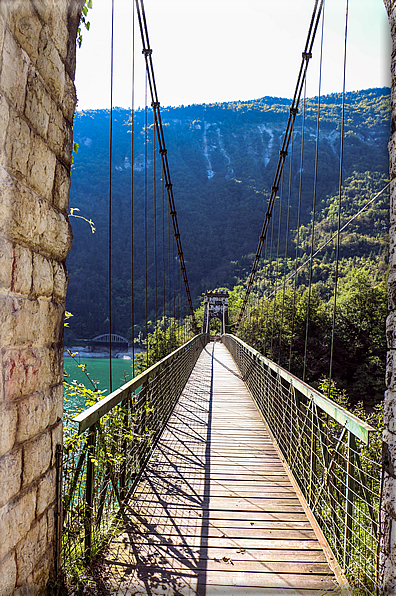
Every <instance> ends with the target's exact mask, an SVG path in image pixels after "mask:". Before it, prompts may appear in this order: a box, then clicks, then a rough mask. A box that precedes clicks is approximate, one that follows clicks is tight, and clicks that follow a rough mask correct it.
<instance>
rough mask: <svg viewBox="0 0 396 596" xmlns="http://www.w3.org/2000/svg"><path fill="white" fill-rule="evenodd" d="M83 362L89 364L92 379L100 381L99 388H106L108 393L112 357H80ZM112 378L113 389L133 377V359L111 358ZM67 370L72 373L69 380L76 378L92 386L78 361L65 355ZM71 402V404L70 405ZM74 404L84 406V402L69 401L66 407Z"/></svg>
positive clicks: (87, 385) (88, 369) (88, 368)
mask: <svg viewBox="0 0 396 596" xmlns="http://www.w3.org/2000/svg"><path fill="white" fill-rule="evenodd" d="M80 362H81V364H86V365H87V372H88V373H89V376H90V378H91V379H93V380H94V381H96V382H97V383H98V388H99V389H100V390H102V391H103V390H104V391H105V394H106V395H108V394H109V392H110V367H109V363H110V358H86V359H84V358H83V357H81V358H80ZM111 368H112V378H113V391H114V390H115V389H118V387H121V385H124V383H126V382H127V381H130V380H131V379H132V360H122V359H121V358H112V359H111ZM65 370H66V372H67V373H68V374H69V375H70V376H69V377H68V379H67V380H68V382H69V383H71V382H72V381H74V380H76V381H77V383H83V385H85V386H86V387H89V388H92V385H91V384H90V382H89V380H88V379H87V377H86V375H85V374H84V372H83V371H82V370H81V368H79V367H78V364H77V362H75V361H74V360H73V358H70V357H68V356H65ZM69 404H70V406H69ZM68 406H69V407H72V406H84V404H83V403H77V402H76V401H74V403H70V402H67V403H65V408H68Z"/></svg>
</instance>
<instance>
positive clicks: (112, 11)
mask: <svg viewBox="0 0 396 596" xmlns="http://www.w3.org/2000/svg"><path fill="white" fill-rule="evenodd" d="M110 45H111V56H110V138H109V232H108V233H109V251H108V252H109V255H108V269H109V288H108V290H109V314H108V316H109V356H110V358H109V373H110V383H109V386H110V393H112V391H113V371H112V361H111V333H112V316H111V310H112V309H111V255H112V250H111V249H112V246H111V240H112V238H111V215H112V214H111V199H112V196H111V192H112V179H111V170H112V165H113V88H114V0H112V2H111V42H110Z"/></svg>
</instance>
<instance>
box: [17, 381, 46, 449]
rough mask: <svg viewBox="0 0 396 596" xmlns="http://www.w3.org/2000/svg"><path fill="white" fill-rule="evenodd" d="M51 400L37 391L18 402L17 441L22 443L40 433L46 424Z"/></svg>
mask: <svg viewBox="0 0 396 596" xmlns="http://www.w3.org/2000/svg"><path fill="white" fill-rule="evenodd" d="M51 406H52V400H51V399H50V398H49V397H48V396H47V395H46V394H44V393H41V392H37V393H33V395H29V397H27V398H25V399H24V400H22V401H20V402H18V415H19V425H18V430H17V441H18V443H23V442H25V441H28V440H30V439H33V438H34V437H35V436H37V435H39V434H41V433H42V432H43V431H44V430H45V429H46V428H47V426H48V424H49V419H50V413H51Z"/></svg>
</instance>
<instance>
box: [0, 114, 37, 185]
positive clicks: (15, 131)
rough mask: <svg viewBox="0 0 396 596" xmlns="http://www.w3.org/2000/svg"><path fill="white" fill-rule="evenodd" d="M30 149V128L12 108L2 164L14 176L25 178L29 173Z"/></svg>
mask: <svg viewBox="0 0 396 596" xmlns="http://www.w3.org/2000/svg"><path fill="white" fill-rule="evenodd" d="M30 151H31V133H30V128H29V126H28V125H27V124H26V122H25V121H24V120H21V119H20V118H19V116H18V114H17V113H16V112H15V111H14V110H11V111H10V118H9V122H8V129H7V138H6V143H5V154H4V159H3V161H2V165H3V166H4V167H6V168H7V170H8V171H9V172H10V173H11V174H12V175H13V176H16V177H17V178H22V179H23V178H25V177H26V175H27V171H28V161H29V155H30Z"/></svg>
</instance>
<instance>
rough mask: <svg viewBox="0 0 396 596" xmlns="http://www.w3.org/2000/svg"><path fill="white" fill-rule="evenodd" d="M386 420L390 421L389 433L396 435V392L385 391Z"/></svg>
mask: <svg viewBox="0 0 396 596" xmlns="http://www.w3.org/2000/svg"><path fill="white" fill-rule="evenodd" d="M384 418H385V419H386V420H388V421H389V422H388V425H387V428H388V431H389V432H391V433H396V391H385V398H384Z"/></svg>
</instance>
